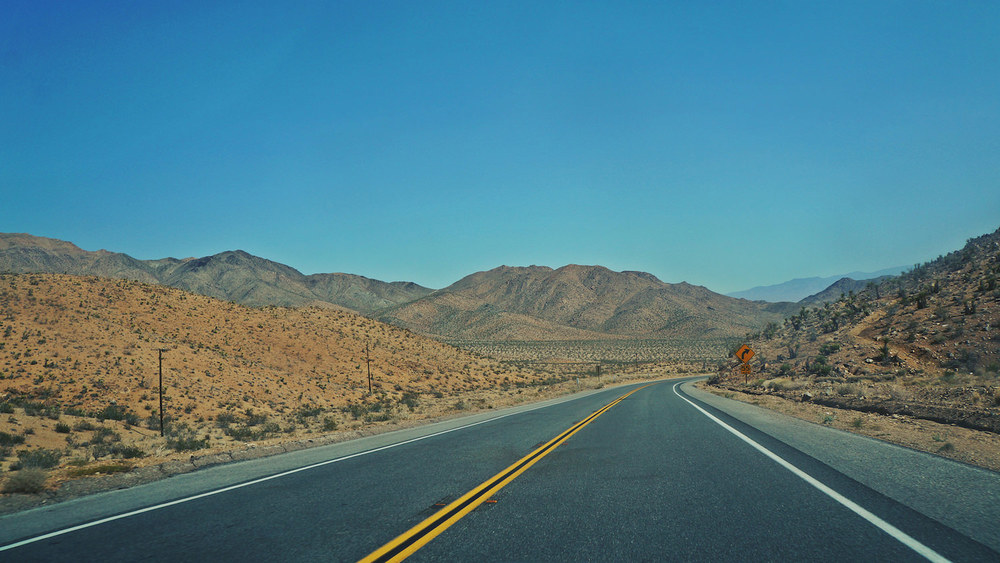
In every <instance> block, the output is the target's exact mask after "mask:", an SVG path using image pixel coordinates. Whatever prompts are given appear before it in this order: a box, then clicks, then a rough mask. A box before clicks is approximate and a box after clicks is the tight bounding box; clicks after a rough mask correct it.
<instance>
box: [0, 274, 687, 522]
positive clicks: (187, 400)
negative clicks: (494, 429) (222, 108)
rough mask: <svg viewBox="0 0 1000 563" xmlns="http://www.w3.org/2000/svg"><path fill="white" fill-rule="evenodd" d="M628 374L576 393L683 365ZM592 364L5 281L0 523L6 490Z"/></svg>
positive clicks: (341, 426)
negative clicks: (512, 356)
mask: <svg viewBox="0 0 1000 563" xmlns="http://www.w3.org/2000/svg"><path fill="white" fill-rule="evenodd" d="M366 348H367V349H368V351H367V353H366ZM161 350H162V351H163V352H162V355H163V369H162V374H163V386H164V389H165V393H164V397H163V401H164V409H163V411H164V412H163V414H164V418H165V424H164V425H163V431H164V434H165V436H163V437H161V436H160V435H159V434H160V429H161V428H160V412H159V410H160V407H159V401H160V396H159V368H160V365H159V354H160V351H161ZM369 360H370V368H371V375H372V384H371V387H372V390H371V392H369V379H368V369H369ZM630 367H631V366H608V369H606V370H605V371H604V375H605V378H604V380H603V381H602V379H601V378H600V377H591V378H589V380H588V381H587V382H586V383H585V385H587V386H593V385H597V386H603V385H604V384H605V383H606V382H609V381H610V380H611V378H614V380H615V381H618V380H619V378H628V377H653V376H663V375H665V374H667V373H675V372H678V369H679V368H677V367H676V366H673V367H670V366H663V365H660V366H649V365H647V366H644V371H643V372H642V374H639V373H637V372H635V371H634V370H630ZM591 368H592V366H583V367H581V366H575V365H566V366H552V367H546V368H544V369H539V370H535V369H529V368H525V367H517V366H513V365H510V364H505V363H500V362H497V361H494V360H490V359H486V358H483V357H481V356H477V355H475V354H472V353H470V352H466V351H462V350H459V349H457V348H454V347H452V346H449V345H447V344H444V343H441V342H438V341H435V340H431V339H429V338H426V337H423V336H420V335H417V334H415V333H413V332H410V331H408V330H405V329H401V328H397V327H394V326H390V325H386V324H383V323H380V322H378V321H374V320H372V319H369V318H366V317H363V316H361V315H358V314H356V313H353V312H347V311H343V310H339V309H330V308H320V307H308V308H298V309H293V308H280V307H264V308H251V307H246V306H242V305H237V304H234V303H231V302H228V301H221V300H218V299H213V298H210V297H206V296H202V295H196V294H192V293H189V292H187V291H183V290H180V289H174V288H169V287H164V286H161V285H152V284H144V283H140V282H135V281H128V280H117V279H109V278H97V277H89V276H72V275H62V274H0V413H2V415H0V512H2V511H3V510H7V509H15V508H16V507H17V506H21V505H19V504H17V503H18V502H21V501H17V499H12V497H11V496H10V495H7V494H4V493H35V492H39V491H43V490H48V493H49V494H55V493H54V491H55V489H54V487H58V486H59V485H60V484H61V483H64V482H66V481H67V480H71V481H73V480H75V479H77V478H81V477H88V476H92V475H108V474H121V475H119V476H120V477H123V478H124V479H125V480H126V482H129V483H134V482H137V481H135V480H137V479H138V480H144V479H155V478H159V477H162V476H164V475H169V474H172V473H173V472H176V471H186V470H192V469H193V468H195V467H201V466H204V465H206V464H214V463H224V462H226V461H229V460H232V459H244V458H245V457H246V456H253V455H264V454H268V453H278V452H281V451H287V450H289V449H294V448H301V447H306V446H307V445H308V444H310V443H325V442H329V441H331V440H338V439H348V438H351V437H357V436H359V435H362V434H364V433H366V432H373V431H375V430H374V429H375V428H381V427H384V426H386V425H395V426H396V427H398V426H400V425H403V426H405V425H407V424H416V423H418V421H420V420H426V419H428V418H434V417H439V416H453V415H455V414H458V413H461V412H462V411H467V410H473V409H490V408H494V407H501V406H504V405H511V404H517V403H520V402H524V401H531V400H538V399H541V398H544V397H548V396H553V395H555V394H560V393H565V392H569V391H575V390H579V389H580V388H581V383H580V380H579V378H580V377H581V376H582V377H584V378H585V379H587V376H588V375H589V372H588V370H590V369H591ZM671 370H673V371H671ZM654 374H655V375H654ZM248 448H249V449H248ZM192 452H194V455H191V454H192ZM255 452H256V453H255ZM163 464H167V465H163ZM140 469H141V470H140ZM74 482H75V481H74ZM74 486H75V485H74ZM81 486H82V487H84V489H86V487H87V486H89V485H81ZM112 486H114V485H112ZM84 489H80V490H84ZM60 490H61V489H60ZM74 490H77V489H74ZM60 494H62V493H60ZM67 494H73V493H67ZM15 496H16V495H15ZM37 500H38V499H37V498H35V500H26V501H24V502H29V504H30V503H31V502H36V501H37ZM11 503H13V504H11Z"/></svg>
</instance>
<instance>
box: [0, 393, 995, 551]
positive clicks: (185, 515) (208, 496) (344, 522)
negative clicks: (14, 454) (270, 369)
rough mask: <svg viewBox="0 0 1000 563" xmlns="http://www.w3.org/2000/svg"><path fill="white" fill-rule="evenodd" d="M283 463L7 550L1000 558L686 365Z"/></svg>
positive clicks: (9, 543) (9, 520) (12, 519)
mask: <svg viewBox="0 0 1000 563" xmlns="http://www.w3.org/2000/svg"><path fill="white" fill-rule="evenodd" d="M498 414H501V413H498ZM817 429H819V431H826V430H828V429H825V428H820V427H817ZM873 443H874V444H876V446H874V447H878V446H877V444H878V443H877V442H873ZM886 447H888V446H886ZM874 455H877V453H876V454H874ZM928 457H929V458H932V457H933V456H928ZM279 461H280V460H275V461H274V463H276V464H277V463H278V462H279ZM233 471H235V469H234V470H233ZM274 473H275V474H276V475H277V476H273V478H266V479H252V480H248V481H245V483H244V484H245V486H237V487H230V488H226V489H223V490H221V491H220V490H219V489H213V490H208V491H204V492H203V493H201V494H200V495H199V496H197V497H191V496H181V497H178V498H174V499H170V501H169V502H166V503H164V502H158V503H156V504H154V505H153V506H144V507H139V506H136V507H135V508H139V510H123V511H122V512H123V513H125V514H128V516H126V517H116V518H114V519H108V520H106V521H102V520H101V519H94V518H91V519H90V522H91V523H93V525H89V524H86V522H81V524H84V525H83V526H80V527H79V528H77V529H73V530H71V531H66V530H67V527H66V526H65V525H62V524H60V526H57V527H53V529H48V530H44V532H45V534H42V533H37V534H32V535H30V536H25V537H19V538H14V539H10V538H6V537H4V536H3V535H2V532H0V539H2V541H3V542H4V543H3V546H2V547H0V549H2V550H3V551H0V560H11V561H81V560H103V561H140V560H164V561H166V560H170V561H176V560H185V561H194V560H212V561H220V560H221V561H263V560H274V561H331V560H332V561H357V560H360V559H363V558H365V557H370V558H371V560H399V558H402V557H409V560H410V561H420V560H440V561H581V560H592V561H637V560H644V561H662V560H711V561H720V560H810V561H812V560H816V561H822V560H826V561H844V560H876V559H877V560H890V561H910V560H912V561H923V560H928V559H930V560H938V561H941V560H954V561H996V560H998V559H1000V554H998V553H997V552H996V551H993V550H992V549H990V548H989V547H987V546H986V545H983V544H982V543H979V542H977V541H975V540H973V539H970V538H969V537H967V536H966V535H963V534H962V533H959V532H957V531H955V530H954V529H952V528H951V527H948V526H946V525H944V524H941V523H940V522H939V521H938V520H935V519H932V518H930V517H928V516H925V515H924V514H922V513H921V512H919V511H917V510H915V509H913V508H910V507H908V506H906V504H904V503H901V502H898V501H897V500H893V499H892V498H890V497H888V496H885V495H883V494H881V493H879V492H876V490H874V489H873V488H870V487H868V486H866V485H864V484H861V483H860V482H858V481H855V480H853V479H851V478H849V477H847V476H845V475H844V474H842V473H840V472H838V471H837V470H835V469H834V468H832V467H830V466H828V465H826V464H824V463H822V462H820V461H818V460H817V459H816V458H814V457H810V456H808V455H806V454H804V453H802V452H801V451H799V450H797V449H795V448H792V447H791V446H789V445H787V444H786V443H785V442H782V441H779V440H777V439H775V438H773V437H772V436H771V435H769V434H765V433H763V432H761V431H760V430H757V429H756V428H754V427H751V426H748V425H746V424H744V423H742V422H740V421H739V420H737V419H735V418H732V417H730V416H728V415H727V414H725V413H723V412H722V411H720V410H718V409H716V408H714V407H712V406H709V405H708V404H706V403H704V402H702V401H699V400H697V399H695V398H693V397H691V396H688V395H687V394H686V393H685V392H684V391H683V390H682V389H681V388H680V387H679V386H678V385H677V384H676V382H675V381H664V382H659V383H655V384H652V385H649V386H640V385H633V386H629V387H620V388H614V389H606V390H602V391H601V392H598V393H593V394H588V395H585V396H581V397H579V398H577V399H575V400H571V401H566V402H562V403H559V404H554V405H551V406H547V407H545V408H539V409H534V410H528V411H524V412H518V413H506V415H505V416H503V417H502V418H497V419H493V420H488V421H485V422H482V421H480V423H478V424H476V425H474V426H469V427H464V428H462V427H459V428H454V429H451V430H449V431H448V432H446V433H439V434H435V433H429V434H428V435H426V436H425V437H421V438H419V439H415V440H412V439H411V440H408V441H406V442H405V443H400V444H399V445H393V446H392V447H379V448H373V449H371V450H370V451H368V452H367V453H366V452H356V453H354V454H351V455H349V456H341V457H332V458H331V459H330V460H328V461H326V462H324V463H322V464H316V465H314V466H310V468H309V469H306V470H301V471H294V472H280V473H279V472H278V471H275V472H274ZM130 494H132V493H130ZM470 499H471V500H470ZM29 512H31V511H29ZM30 517H31V514H23V515H13V516H9V517H5V518H3V519H0V528H2V527H3V526H4V525H6V524H15V523H17V519H18V518H30ZM81 518H84V519H85V517H81ZM85 520H86V519H85ZM438 521H441V522H446V523H447V525H445V526H442V525H437V524H434V525H433V527H432V528H430V531H426V528H422V526H426V525H427V524H426V523H427V522H430V523H432V524H433V523H434V522H438ZM413 530H417V534H420V537H418V538H416V539H413V537H412V536H408V534H410V533H413ZM421 530H424V531H423V532H421ZM428 535H429V536H430V537H426V536H428ZM400 538H402V540H401V539H400ZM425 538H426V541H424V539H425ZM14 540H17V541H14ZM404 543H405V545H404V546H403V547H402V548H399V546H400V545H402V544H404ZM994 547H996V546H994ZM394 558H395V559H394Z"/></svg>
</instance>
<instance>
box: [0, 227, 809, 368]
mask: <svg viewBox="0 0 1000 563" xmlns="http://www.w3.org/2000/svg"><path fill="white" fill-rule="evenodd" d="M0 272H10V273H63V274H77V275H95V276H100V277H109V278H120V279H131V280H136V281H142V282H146V283H155V284H161V285H166V286H170V287H177V288H181V289H186V290H188V291H191V292H194V293H198V294H201V295H207V296H209V297H215V298H218V299H224V300H227V301H233V302H236V303H240V304H243V305H249V306H252V307H262V306H268V305H275V306H294V307H302V306H309V305H316V306H321V307H330V306H336V307H341V308H346V309H349V310H352V311H356V312H358V313H361V314H363V315H366V316H368V317H371V318H375V319H378V320H381V321H383V322H387V323H390V324H393V325H396V326H400V327H403V328H407V329H410V330H412V331H414V332H417V333H419V334H423V335H425V336H430V337H432V338H436V339H438V340H442V341H446V342H449V343H451V344H453V345H455V346H459V347H462V348H465V349H467V350H470V351H475V352H478V353H483V352H484V351H487V350H491V351H498V352H499V355H498V356H497V357H502V358H503V359H505V360H522V361H533V362H545V361H552V360H555V361H561V360H572V361H577V362H593V361H602V360H604V361H610V362H632V361H636V360H638V361H641V362H661V361H677V360H680V359H683V360H699V361H706V360H714V359H717V358H718V357H719V356H720V355H722V354H724V353H725V351H726V350H727V349H728V347H729V346H730V345H731V344H732V339H733V338H734V337H739V336H741V335H742V334H744V333H746V332H747V331H755V330H760V329H761V328H763V327H764V326H765V325H766V324H767V323H768V322H780V321H781V320H782V319H783V318H784V317H785V316H786V315H787V314H789V313H791V312H794V311H795V310H796V309H795V308H794V307H793V306H792V304H790V303H783V304H775V303H764V302H753V301H747V300H745V299H734V298H731V297H726V296H724V295H719V294H717V293H714V292H712V291H709V290H708V289H705V288H704V287H698V286H693V285H690V284H687V283H679V284H668V283H664V282H662V281H660V280H658V279H657V278H656V277H655V276H653V275H651V274H647V273H643V272H629V271H626V272H614V271H611V270H609V269H607V268H603V267H601V266H577V265H569V266H564V267H562V268H558V269H555V270H553V269H552V268H548V267H542V266H530V267H523V268H520V267H518V268H512V267H506V266H502V267H499V268H495V269H493V270H490V271H486V272H477V273H475V274H472V275H469V276H466V277H465V278H463V279H461V280H459V281H458V282H456V283H454V284H452V285H451V286H449V287H446V288H444V289H441V290H437V291H434V290H431V289H428V288H425V287H421V286H419V285H417V284H414V283H408V282H392V283H386V282H382V281H378V280H372V279H368V278H365V277H363V276H356V275H351V274H313V275H308V276H307V275H304V274H302V273H300V272H298V271H297V270H295V269H294V268H291V267H289V266H286V265H284V264H279V263H277V262H272V261H270V260H266V259H264V258H260V257H257V256H253V255H251V254H248V253H246V252H243V251H239V250H237V251H227V252H222V253H219V254H216V255H213V256H206V257H203V258H186V259H183V260H178V259H175V258H164V259H161V260H137V259H135V258H132V257H130V256H128V255H126V254H121V253H116V252H108V251H105V250H100V251H96V252H90V251H85V250H82V249H80V248H79V247H77V246H76V245H74V244H72V243H69V242H65V241H60V240H56V239H49V238H43V237H35V236H31V235H26V234H3V233H0ZM634 340H641V341H642V342H643V344H642V345H641V346H633V345H632V344H631V343H630V342H631V341H634ZM525 342H529V343H531V344H529V345H527V346H526V345H524V343H525ZM537 342H572V345H569V346H560V347H559V350H558V351H556V353H554V354H553V353H551V350H550V348H551V347H550V346H535V345H534V343H537Z"/></svg>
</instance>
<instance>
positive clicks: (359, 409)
mask: <svg viewBox="0 0 1000 563" xmlns="http://www.w3.org/2000/svg"><path fill="white" fill-rule="evenodd" d="M343 410H344V412H346V413H349V414H350V415H351V417H352V418H354V420H358V419H359V418H361V417H363V416H364V415H365V414H367V413H368V406H367V405H365V404H364V403H355V402H350V403H347V406H346V407H344V409H343Z"/></svg>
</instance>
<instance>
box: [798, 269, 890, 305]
mask: <svg viewBox="0 0 1000 563" xmlns="http://www.w3.org/2000/svg"><path fill="white" fill-rule="evenodd" d="M891 277H892V276H881V277H878V278H875V279H871V280H855V279H851V278H840V279H839V280H837V281H836V282H834V283H833V284H832V285H831V286H830V287H828V288H826V289H824V290H823V291H820V292H819V293H816V294H814V295H810V296H809V297H806V298H805V299H803V300H801V301H799V303H798V304H799V305H803V306H815V305H822V304H823V303H827V302H831V301H836V300H838V299H840V298H841V296H843V295H850V294H851V293H858V292H859V291H861V290H862V289H865V288H867V287H869V284H871V285H879V284H881V283H882V282H884V281H886V280H888V279H890V278H891Z"/></svg>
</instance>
